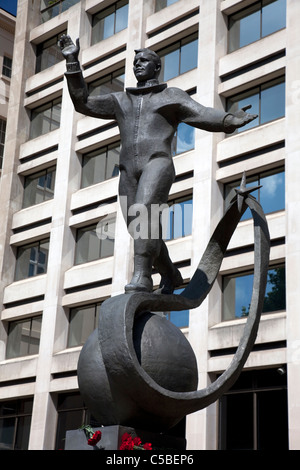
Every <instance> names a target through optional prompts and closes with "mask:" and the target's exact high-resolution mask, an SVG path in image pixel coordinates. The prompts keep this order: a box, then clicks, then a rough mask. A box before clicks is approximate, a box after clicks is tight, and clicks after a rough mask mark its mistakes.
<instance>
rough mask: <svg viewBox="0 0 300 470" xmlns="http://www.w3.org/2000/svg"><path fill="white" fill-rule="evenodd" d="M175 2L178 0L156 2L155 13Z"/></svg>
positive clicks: (159, 0) (158, 0)
mask: <svg viewBox="0 0 300 470" xmlns="http://www.w3.org/2000/svg"><path fill="white" fill-rule="evenodd" d="M176 2H178V0H156V2H155V11H159V10H162V9H163V8H166V7H168V6H170V5H173V3H176Z"/></svg>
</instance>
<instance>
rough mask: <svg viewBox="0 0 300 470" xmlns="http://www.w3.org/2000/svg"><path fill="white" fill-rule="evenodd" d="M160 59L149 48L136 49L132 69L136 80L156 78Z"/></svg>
mask: <svg viewBox="0 0 300 470" xmlns="http://www.w3.org/2000/svg"><path fill="white" fill-rule="evenodd" d="M160 69H161V61H160V57H159V56H158V55H157V54H156V52H154V51H152V50H151V49H136V50H135V58H134V61H133V71H134V75H135V77H136V79H137V81H138V82H146V81H147V80H153V79H157V78H158V76H159V74H160Z"/></svg>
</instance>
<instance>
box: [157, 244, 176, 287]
mask: <svg viewBox="0 0 300 470" xmlns="http://www.w3.org/2000/svg"><path fill="white" fill-rule="evenodd" d="M153 264H154V267H155V269H157V271H158V272H159V274H160V275H161V281H160V285H159V288H160V291H161V293H162V294H173V292H174V289H176V287H179V286H181V285H182V284H183V279H182V276H181V274H180V271H179V269H178V268H176V266H175V265H174V264H173V263H172V261H171V258H170V256H169V252H168V248H167V246H166V244H165V243H164V242H162V244H161V250H160V253H159V256H158V257H157V258H156V259H155V260H154V263H153Z"/></svg>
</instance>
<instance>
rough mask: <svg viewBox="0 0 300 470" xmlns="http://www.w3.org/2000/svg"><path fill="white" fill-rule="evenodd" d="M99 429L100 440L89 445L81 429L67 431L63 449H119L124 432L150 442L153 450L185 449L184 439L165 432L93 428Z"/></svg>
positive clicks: (110, 427) (117, 427)
mask: <svg viewBox="0 0 300 470" xmlns="http://www.w3.org/2000/svg"><path fill="white" fill-rule="evenodd" d="M97 430H100V431H101V433H102V436H101V440H100V441H99V442H98V443H97V444H96V446H90V445H88V443H87V441H88V440H87V437H86V434H85V432H84V431H83V430H82V429H77V430H74V431H67V433H66V444H65V450H94V451H95V450H109V451H111V450H119V448H120V445H121V439H122V436H123V434H124V433H126V432H127V433H129V434H130V435H131V436H132V437H137V436H138V437H139V438H140V439H141V441H142V443H143V444H145V443H146V442H150V443H151V444H152V449H153V450H161V451H168V450H177V451H185V448H186V440H185V439H184V438H178V437H174V436H168V435H165V434H159V433H154V432H148V431H142V430H140V429H134V428H130V427H126V426H119V425H116V426H104V427H101V428H94V431H97Z"/></svg>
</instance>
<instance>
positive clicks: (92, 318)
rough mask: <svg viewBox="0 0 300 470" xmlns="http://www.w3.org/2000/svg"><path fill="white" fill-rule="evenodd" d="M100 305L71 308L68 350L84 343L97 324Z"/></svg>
mask: <svg viewBox="0 0 300 470" xmlns="http://www.w3.org/2000/svg"><path fill="white" fill-rule="evenodd" d="M100 305H101V304H100V303H97V304H92V305H84V306H81V307H76V308H72V309H71V310H70V318H69V324H70V326H69V336H68V348H71V347H73V346H80V345H83V344H84V343H85V341H86V340H87V339H88V337H89V336H90V334H91V333H92V332H93V331H94V330H95V328H96V327H97V324H98V317H99V308H100Z"/></svg>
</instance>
